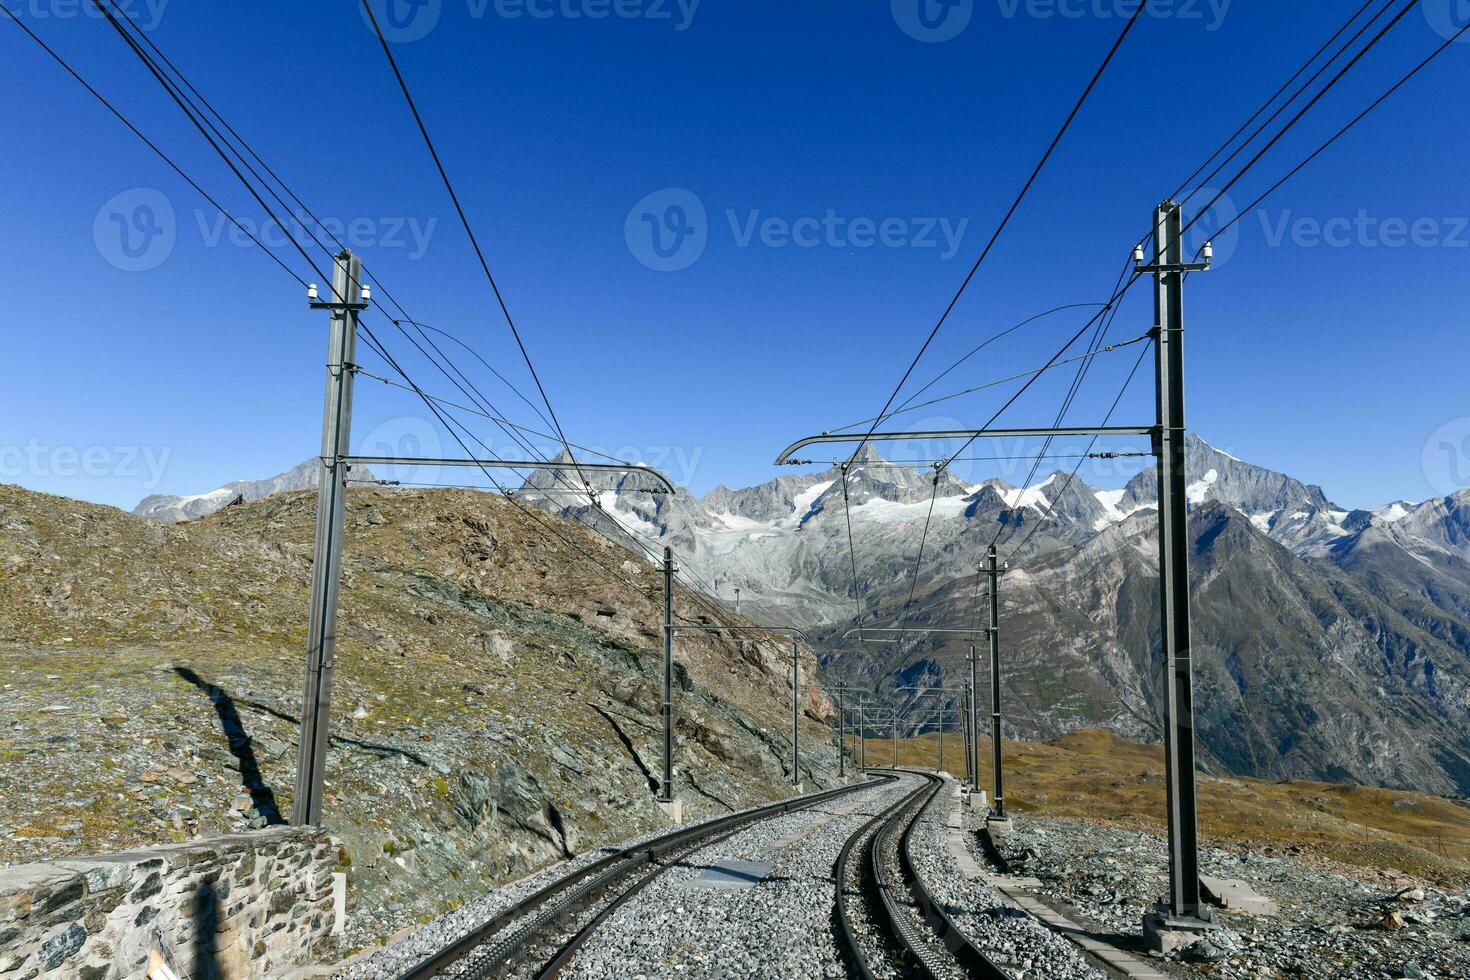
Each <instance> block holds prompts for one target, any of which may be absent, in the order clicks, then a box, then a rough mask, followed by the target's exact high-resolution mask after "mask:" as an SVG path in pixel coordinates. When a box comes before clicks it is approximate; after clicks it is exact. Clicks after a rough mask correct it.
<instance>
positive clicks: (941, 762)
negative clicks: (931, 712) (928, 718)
mask: <svg viewBox="0 0 1470 980" xmlns="http://www.w3.org/2000/svg"><path fill="white" fill-rule="evenodd" d="M944 721H945V718H944V708H943V707H940V709H939V771H940V772H943V771H944Z"/></svg>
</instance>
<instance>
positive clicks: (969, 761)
mask: <svg viewBox="0 0 1470 980" xmlns="http://www.w3.org/2000/svg"><path fill="white" fill-rule="evenodd" d="M979 700H980V661H979V657H978V656H976V654H975V644H973V643H971V644H970V694H969V697H968V698H967V701H966V703H967V705H968V707H967V708H966V710H965V724H966V737H967V741H966V743H965V765H967V766H969V768H970V787H971V788H972V789H975V790H979V789H980V738H979V736H980V717H979V710H980V708H979V704H978V702H979Z"/></svg>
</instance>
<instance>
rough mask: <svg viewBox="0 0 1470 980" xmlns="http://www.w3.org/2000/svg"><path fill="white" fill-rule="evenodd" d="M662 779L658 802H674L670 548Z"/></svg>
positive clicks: (667, 556) (668, 554)
mask: <svg viewBox="0 0 1470 980" xmlns="http://www.w3.org/2000/svg"><path fill="white" fill-rule="evenodd" d="M663 715H664V717H663V723H664V780H663V786H662V787H661V790H660V793H659V799H660V800H661V801H662V802H664V803H672V802H673V801H674V549H673V548H668V547H666V548H664V700H663Z"/></svg>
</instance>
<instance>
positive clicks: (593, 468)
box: [342, 456, 679, 493]
mask: <svg viewBox="0 0 1470 980" xmlns="http://www.w3.org/2000/svg"><path fill="white" fill-rule="evenodd" d="M342 462H344V463H346V464H347V465H348V466H471V467H476V468H479V469H509V470H585V471H587V472H591V473H641V474H643V475H644V476H649V477H652V478H653V479H654V480H656V481H658V482H659V483H660V484H662V485H663V488H664V492H666V493H678V492H679V488H678V487H676V486H675V485H674V483H673V481H672V480H670V479H669V478H668V477H666V476H664V475H663V474H662V473H660V472H659V471H658V470H656V469H654V468H653V467H651V466H636V465H633V464H629V465H626V466H623V465H620V464H617V463H570V462H568V463H557V462H545V461H542V460H529V459H424V458H417V457H411V456H344V457H342ZM532 489H536V488H532ZM628 492H629V493H637V492H638V490H637V489H636V488H630V489H629V490H628Z"/></svg>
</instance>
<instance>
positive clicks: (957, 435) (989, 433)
mask: <svg viewBox="0 0 1470 980" xmlns="http://www.w3.org/2000/svg"><path fill="white" fill-rule="evenodd" d="M1155 428H1156V427H1155V426H1151V425H1111V426H1110V425H1102V426H1068V427H1065V428H1052V429H948V430H937V431H933V432H874V433H873V434H871V435H869V436H867V441H868V442H903V441H905V440H910V439H918V440H931V439H1013V438H1015V439H1019V438H1027V437H1032V436H1035V437H1040V436H1150V435H1153V434H1154V430H1155ZM863 438H864V437H863V436H861V435H859V434H857V433H851V432H849V433H840V434H833V433H830V432H823V433H822V434H821V435H817V436H807V437H806V438H805V439H798V440H797V441H796V442H793V443H792V444H791V445H789V446H787V447H786V448H785V449H783V450H781V455H779V456H777V457H776V465H777V466H796V465H798V464H800V463H803V462H809V460H799V459H792V458H791V457H792V455H793V454H795V453H797V452H800V451H801V450H803V449H805V448H806V447H807V446H817V445H822V444H826V443H834V442H860V441H862V440H863Z"/></svg>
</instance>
